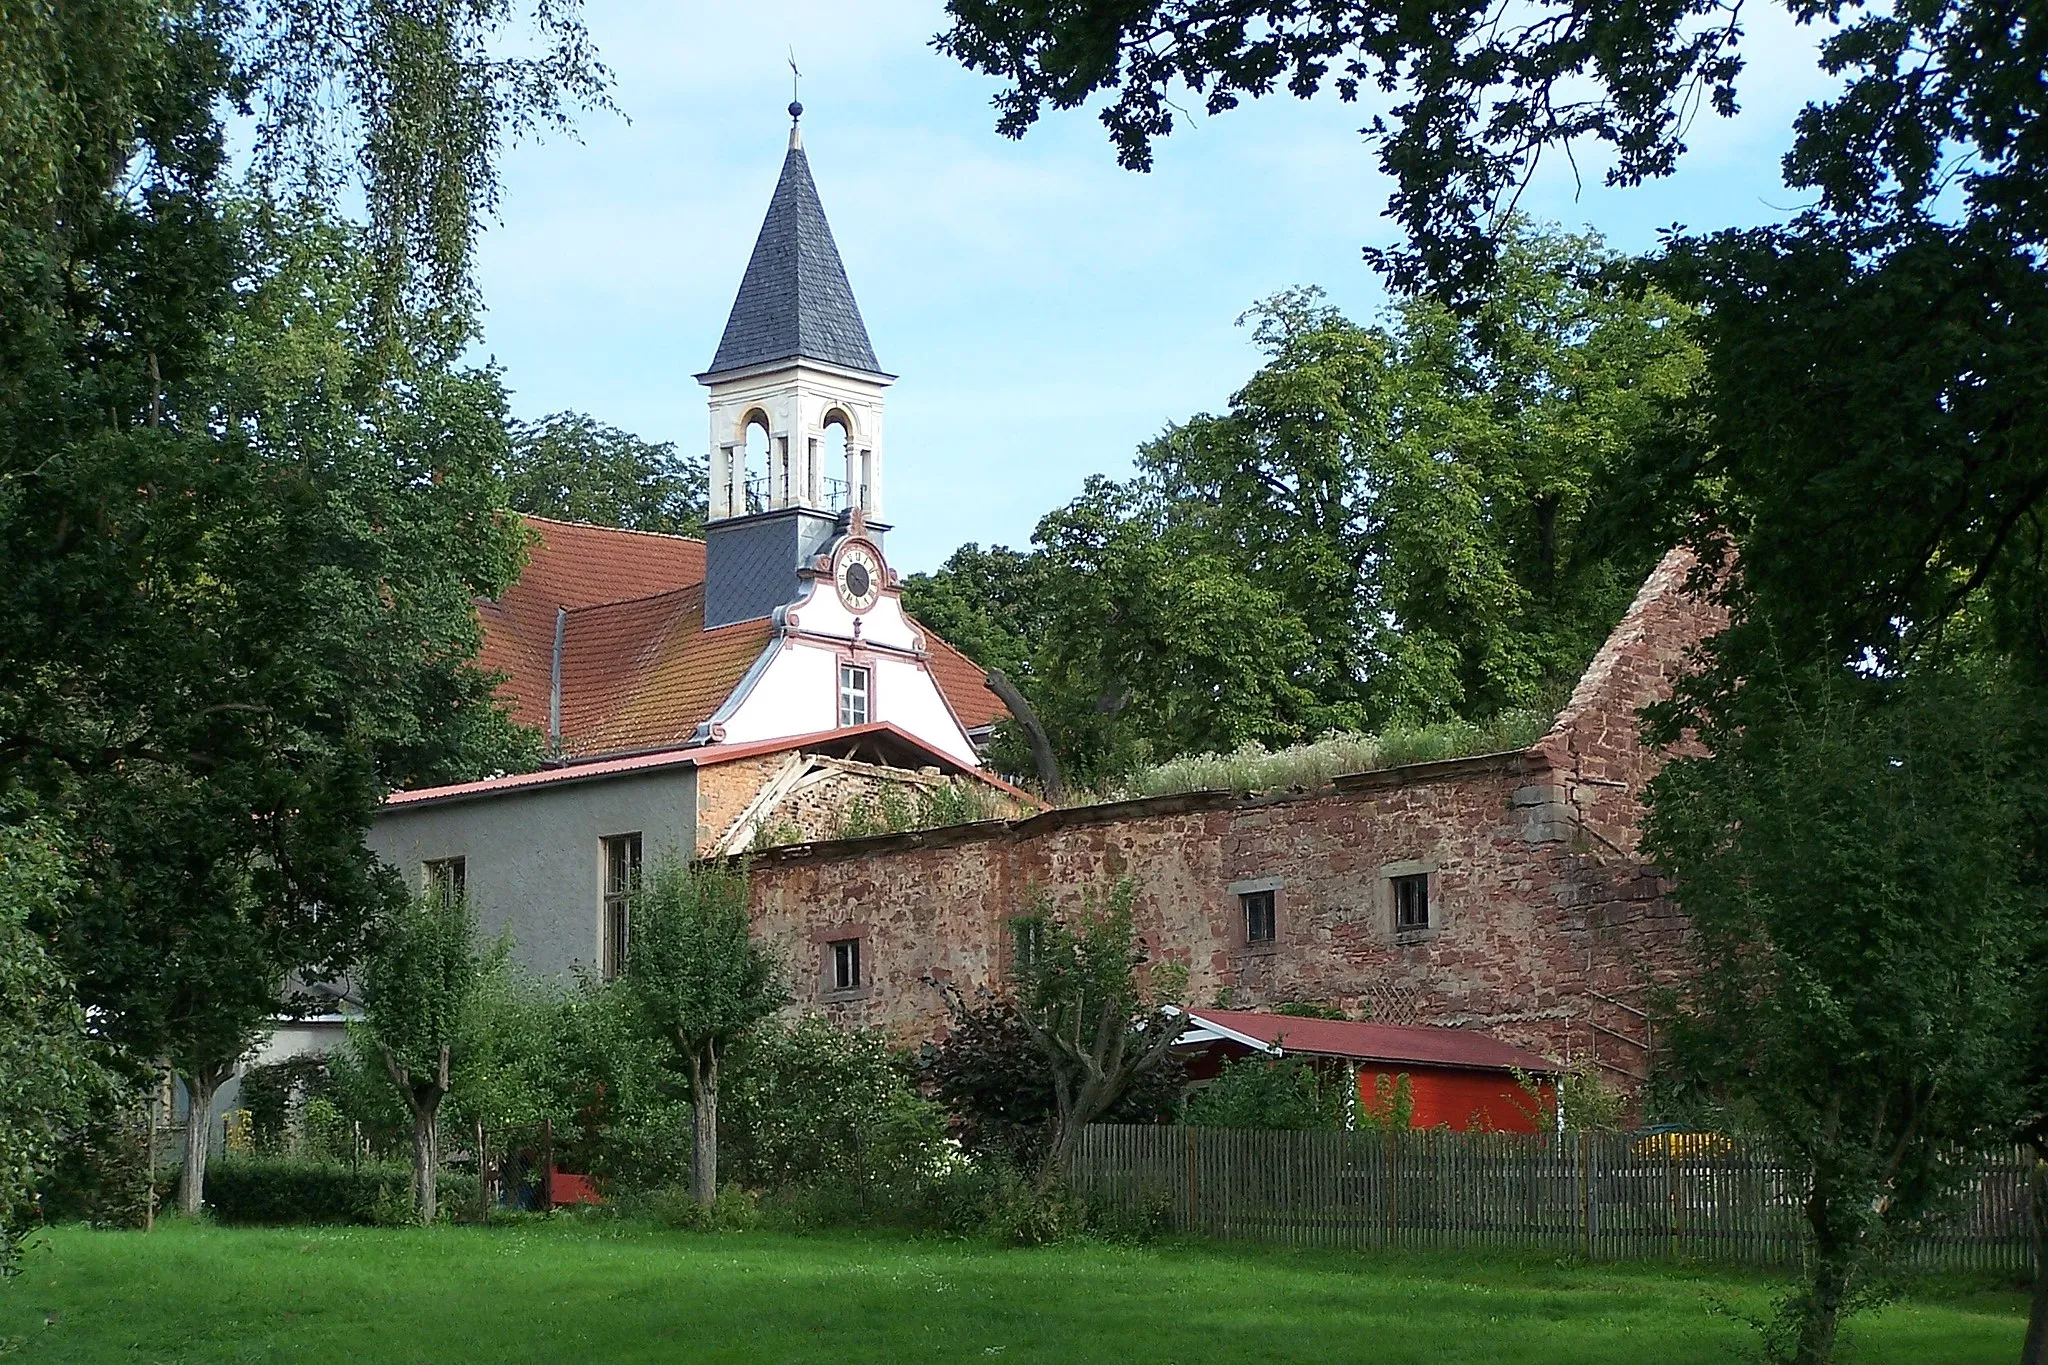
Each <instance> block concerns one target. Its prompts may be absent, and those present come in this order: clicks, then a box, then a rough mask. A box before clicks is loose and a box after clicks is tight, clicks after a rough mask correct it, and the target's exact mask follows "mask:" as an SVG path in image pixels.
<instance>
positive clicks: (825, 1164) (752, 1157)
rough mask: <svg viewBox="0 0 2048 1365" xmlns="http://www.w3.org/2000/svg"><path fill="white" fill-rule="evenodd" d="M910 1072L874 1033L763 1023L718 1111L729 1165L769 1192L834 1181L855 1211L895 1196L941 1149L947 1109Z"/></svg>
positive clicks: (938, 1158) (738, 1061) (928, 1171)
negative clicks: (923, 1091) (920, 1092)
mask: <svg viewBox="0 0 2048 1365" xmlns="http://www.w3.org/2000/svg"><path fill="white" fill-rule="evenodd" d="M913 1076H914V1065H913V1063H912V1061H911V1059H910V1058H909V1057H907V1056H905V1055H903V1054H901V1053H899V1052H897V1051H896V1050H895V1049H894V1048H892V1047H891V1046H890V1045H889V1043H888V1040H887V1039H886V1038H885V1037H884V1036H883V1035H882V1034H881V1033H879V1032H876V1031H873V1030H867V1029H843V1028H837V1027H835V1026H833V1025H832V1024H831V1023H830V1022H828V1021H827V1020H825V1019H823V1018H820V1017H818V1016H815V1015H812V1016H809V1017H806V1018H804V1019H801V1020H798V1021H797V1022H796V1023H794V1024H789V1025H784V1026H781V1027H775V1026H769V1027H764V1028H762V1029H760V1030H759V1031H758V1032H757V1033H756V1034H755V1035H754V1036H753V1037H751V1038H750V1039H749V1040H748V1041H747V1043H746V1045H745V1046H744V1048H743V1049H742V1050H741V1051H739V1052H737V1053H735V1054H734V1057H733V1063H732V1080H731V1081H730V1082H729V1083H728V1089H727V1093H726V1100H725V1106H724V1112H723V1114H722V1115H721V1118H722V1120H723V1122H724V1128H723V1137H722V1140H723V1142H724V1144H725V1158H726V1160H727V1161H728V1162H729V1163H730V1169H731V1170H732V1172H733V1174H734V1175H735V1176H737V1177H738V1178H739V1179H741V1180H744V1181H746V1182H747V1183H748V1184H751V1185H755V1186H758V1187H762V1188H766V1189H790V1188H813V1189H817V1190H820V1191H824V1190H828V1189H832V1188H835V1187H836V1188H839V1189H842V1190H844V1191H846V1192H847V1195H848V1198H849V1201H850V1203H851V1204H852V1206H853V1207H854V1208H855V1209H856V1210H861V1209H865V1208H866V1207H867V1206H868V1205H869V1204H870V1203H873V1202H876V1201H881V1202H885V1203H888V1202H895V1201H897V1200H899V1199H901V1198H902V1197H903V1196H904V1195H905V1194H907V1193H908V1192H909V1191H910V1190H911V1189H913V1188H914V1187H916V1186H917V1185H918V1184H920V1183H921V1182H923V1181H924V1180H927V1179H929V1178H930V1177H931V1176H932V1175H933V1174H935V1173H936V1171H937V1170H938V1168H939V1167H940V1166H941V1165H942V1164H943V1163H944V1162H945V1160H946V1156H947V1146H946V1120H945V1113H944V1111H943V1110H941V1109H940V1108H939V1106H938V1105H936V1104H933V1103H932V1102H931V1101H929V1100H926V1099H924V1098H922V1097H920V1096H919V1095H918V1093H917V1090H916V1087H915V1085H914V1083H913Z"/></svg>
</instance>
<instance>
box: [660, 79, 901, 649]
mask: <svg viewBox="0 0 2048 1365" xmlns="http://www.w3.org/2000/svg"><path fill="white" fill-rule="evenodd" d="M789 115H790V127H789V152H788V154H787V155H786V156H784V157H783V160H782V176H781V178H780V179H779V180H778V181H777V182H776V185H775V193H774V196H773V197H772V198H770V199H769V201H768V216H767V218H766V219H765V220H763V222H762V224H761V235H760V236H759V237H758V238H757V239H756V240H755V242H754V254H753V256H752V257H751V258H750V259H749V260H748V262H747V271H746V274H745V275H744V276H742V277H741V279H740V290H739V296H738V297H737V298H736V299H735V300H734V301H733V305H732V314H731V316H730V317H728V318H727V319H726V323H725V333H724V335H723V336H722V337H721V338H720V339H719V343H718V353H717V354H716V355H715V356H713V357H712V360H711V367H710V368H709V369H707V370H705V371H704V372H703V373H702V374H699V375H698V376H697V380H698V382H699V383H701V384H703V385H704V386H705V387H706V388H708V389H709V390H710V406H711V460H710V464H711V509H710V516H709V518H708V520H707V522H706V525H705V531H704V539H705V561H706V562H705V583H704V592H705V604H704V605H705V620H704V624H705V627H706V628H707V629H710V628H712V627H714V626H718V625H724V624H728V623H730V622H732V621H745V620H750V619H752V618H754V617H757V616H765V615H767V614H769V613H770V612H772V611H773V610H774V609H775V608H776V607H778V606H781V605H782V604H783V603H785V602H788V601H791V600H793V599H794V597H795V596H796V591H797V586H798V583H797V578H796V572H797V569H798V568H799V567H800V566H802V565H805V564H808V563H809V562H810V560H811V559H812V558H813V557H814V556H815V555H816V554H818V552H819V551H820V550H822V549H823V548H824V547H825V545H826V544H827V543H829V542H830V541H831V540H832V538H833V537H834V536H835V535H836V534H837V533H838V532H839V531H840V530H841V529H843V527H844V525H845V523H846V520H847V518H848V516H849V515H850V514H851V513H852V511H853V510H854V509H856V508H858V509H860V510H861V511H862V512H864V513H865V514H866V518H867V521H868V525H869V528H870V534H871V536H872V535H878V534H879V532H880V530H881V529H882V528H881V527H878V526H876V525H875V523H876V522H878V521H880V519H881V516H882V391H883V390H884V389H886V388H888V386H889V385H890V384H891V383H893V382H894V381H895V378H896V377H895V376H894V375H892V374H887V373H884V372H883V370H882V368H881V366H880V364H879V363H878V362H877V361H876V360H875V351H874V347H873V346H871V345H870V344H869V342H868V331H867V325H866V324H865V323H864V322H862V321H861V316H860V305H859V304H857V303H855V302H854V298H853V288H852V286H851V285H849V284H848V283H847V280H846V267H845V266H843V265H842V264H840V260H839V247H838V245H837V244H836V243H835V242H834V241H833V240H832V228H831V226H830V225H829V224H828V223H827V222H826V221H825V209H824V206H823V205H822V204H820V203H819V202H818V187H817V185H816V184H815V183H813V181H812V180H811V167H810V162H809V161H808V160H807V159H806V158H805V156H804V145H803V127H802V124H801V122H800V121H799V120H800V119H801V117H802V115H803V106H802V105H801V104H796V103H791V105H790V106H789ZM750 449H751V451H752V456H751V459H750V456H749V452H750Z"/></svg>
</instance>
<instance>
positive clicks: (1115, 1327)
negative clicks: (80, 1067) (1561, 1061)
mask: <svg viewBox="0 0 2048 1365" xmlns="http://www.w3.org/2000/svg"><path fill="white" fill-rule="evenodd" d="M1770 1294H1771V1286H1770V1284H1769V1283H1768V1282H1767V1281H1764V1280H1760V1279H1756V1278H1750V1277H1745V1276H1742V1275H1739V1274H1731V1273H1728V1272H1725V1271H1714V1272H1707V1271H1695V1270H1674V1269H1669V1268H1662V1267H1650V1266H1628V1267H1598V1268H1586V1267H1580V1266H1574V1265H1569V1264H1563V1265H1560V1264H1557V1263H1553V1262H1550V1261H1546V1260H1539V1259H1524V1260H1517V1259H1513V1258H1507V1257H1499V1256H1478V1255H1471V1256H1434V1255H1373V1256H1361V1255H1345V1254H1337V1253H1298V1252H1283V1251H1265V1250H1256V1249H1245V1248H1231V1249H1222V1248H1214V1247H1207V1246H1181V1245H1164V1246H1156V1247H1146V1248H1123V1247H1111V1246H1094V1245H1087V1246H1068V1247H1060V1248H1053V1249H1046V1250H1035V1251H1011V1250H1002V1249H998V1248H994V1247H991V1246H987V1245H984V1244H980V1243H956V1242H944V1241H935V1240H934V1241H913V1240H904V1239H896V1238H889V1237H883V1236H874V1237H867V1236H856V1235H841V1236H829V1237H822V1236H821V1237H791V1236H784V1235H780V1234H774V1233H742V1234H723V1235H720V1234H708V1235H703V1234H689V1233H674V1232H666V1231H660V1230H656V1229H653V1228H648V1227H643V1226H638V1225H632V1224H622V1223H618V1222H603V1221H573V1220H567V1219H564V1220H560V1221H557V1222H554V1223H549V1224H528V1225H522V1226H518V1227H512V1228H492V1229H487V1230H486V1229H475V1228H451V1229H438V1230H432V1231H381V1230H371V1229H358V1228H289V1229H281V1230H277V1231H251V1230H239V1229H225V1228H212V1227H204V1226H196V1227H195V1226H184V1225H177V1224H167V1225H165V1226H164V1227H162V1228H160V1229H158V1231H156V1232H155V1233H151V1234H142V1233H113V1232H88V1231H84V1230H79V1229H62V1230H59V1231H57V1232H56V1233H54V1234H53V1235H52V1236H50V1237H49V1238H48V1239H46V1240H45V1242H44V1243H43V1244H42V1245H41V1246H39V1247H37V1248H36V1249H35V1250H33V1251H32V1252H31V1253H30V1256H29V1259H28V1266H27V1269H26V1271H25V1273H24V1274H23V1275H22V1276H21V1277H20V1278H18V1279H16V1280H15V1281H13V1282H12V1283H9V1284H6V1285H0V1354H6V1348H7V1345H8V1344H12V1345H13V1346H15V1347H17V1348H18V1349H19V1350H20V1352H21V1357H20V1358H22V1359H24V1360H30V1361H39V1360H50V1361H59V1360H62V1361H278V1360H296V1359H306V1360H313V1361H324V1362H345V1363H346V1365H365V1363H367V1362H382V1361H406V1362H412V1361H460V1360H490V1361H567V1362H573V1365H593V1363H594V1362H599V1361H614V1360H647V1361H654V1360H664V1361H666V1360H730V1361H753V1360H818V1361H835V1362H837V1361H856V1360H874V1361H892V1362H893V1361H912V1360H971V1359H984V1358H997V1359H1001V1360H1003V1361H1026V1360H1045V1361H1062V1362H1064V1361H1108V1362H1115V1363H1116V1365H1135V1363H1136V1362H1144V1361H1190V1362H1193V1361H1202V1362H1209V1361H1239V1360H1241V1361H1281V1360H1305V1361H1306V1360H1315V1361H1322V1360H1328V1361H1356V1360H1372V1361H1376V1362H1377V1361H1472V1362H1478V1363H1480V1365H1517V1363H1518V1362H1525V1361H1585V1362H1598V1361H1613V1362H1623V1361H1626V1362H1682V1361H1729V1360H1735V1359H1738V1358H1740V1354H1739V1353H1740V1352H1741V1349H1742V1348H1743V1347H1745V1346H1747V1345H1749V1344H1750V1343H1751V1342H1753V1340H1754V1338H1753V1336H1752V1334H1751V1332H1750V1330H1749V1329H1748V1328H1747V1327H1745V1326H1744V1325H1743V1324H1742V1323H1741V1322H1740V1321H1738V1320H1737V1318H1736V1317H1735V1316H1731V1314H1742V1313H1758V1312H1761V1311H1762V1310H1763V1309H1764V1308H1765V1306H1766V1304H1767V1303H1768V1301H1769V1298H1770ZM2023 1312H2024V1303H2023V1300H2022V1298H2021V1296H2020V1295H2019V1294H2018V1293H2007V1292H2002V1291H1993V1290H1989V1289H1984V1290H1977V1291H1963V1290H1954V1291H1951V1292H1949V1293H1947V1294H1944V1295H1939V1296H1937V1295H1927V1296H1923V1297H1920V1298H1916V1299H1913V1300H1910V1301H1908V1302H1905V1303H1901V1304H1898V1305H1896V1306H1894V1307H1893V1308H1891V1309H1888V1310H1887V1311H1885V1312H1884V1313H1883V1314H1881V1315H1879V1316H1877V1317H1874V1318H1869V1319H1865V1320H1861V1321H1860V1322H1859V1323H1858V1324H1857V1325H1856V1326H1855V1328H1854V1330H1853V1340H1852V1341H1851V1343H1850V1344H1849V1347H1848V1349H1847V1350H1846V1351H1845V1353H1844V1356H1843V1359H1844V1360H1846V1361H1855V1362H1871V1361H1897V1362H1902V1363H1903V1362H1908V1361H1911V1362H1922V1361H1997V1362H2005V1361H2009V1360H2012V1359H2014V1358H2015V1357H2016V1356H2017V1355H2018V1353H2019V1344H2020V1336H2021V1332H2022V1328H2023ZM8 1339H14V1340H13V1341H12V1342H11V1343H9V1341H8Z"/></svg>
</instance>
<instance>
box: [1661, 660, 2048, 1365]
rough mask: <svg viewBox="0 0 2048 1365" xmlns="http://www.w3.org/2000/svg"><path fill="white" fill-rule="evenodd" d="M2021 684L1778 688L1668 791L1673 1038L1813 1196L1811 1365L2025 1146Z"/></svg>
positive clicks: (1987, 670)
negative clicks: (1965, 1187)
mask: <svg viewBox="0 0 2048 1365" xmlns="http://www.w3.org/2000/svg"><path fill="white" fill-rule="evenodd" d="M2007 673H2008V670H2007V669H2005V668H2004V667H2002V666H2000V665H1997V664H1996V663H1991V664H1986V663H1984V662H1982V661H1980V660H1968V659H1965V660H1961V661H1957V662H1956V663H1954V664H1953V665H1952V666H1950V667H1947V668H1937V667H1934V666H1929V667H1927V668H1925V669H1923V670H1921V671H1918V672H1916V673H1914V674H1911V675H1908V676H1905V677H1903V678H1899V677H1885V676H1880V675H1872V674H1868V673H1857V672H1854V671H1851V670H1843V669H1826V668H1823V667H1817V666H1813V665H1804V666H1800V667H1798V668H1796V669H1792V670H1781V671H1778V672H1775V673H1773V674H1770V675H1767V676H1766V677H1764V678H1762V679H1760V680H1759V684H1758V685H1757V686H1755V687H1753V688H1748V689H1743V690H1740V691H1738V692H1736V693H1734V694H1732V696H1731V697H1729V698H1728V699H1726V700H1725V701H1723V702H1722V703H1721V704H1719V705H1717V706H1716V707H1715V708H1714V709H1712V710H1711V711H1709V712H1707V713H1706V714H1705V715H1704V717H1703V720H1704V725H1703V728H1702V729H1701V730H1700V732H1699V738H1700V740H1701V741H1702V742H1703V743H1704V744H1705V745H1706V747H1707V749H1708V750H1709V751H1710V757H1703V758H1688V759H1683V760H1681V761H1679V762H1676V763H1674V764H1672V765H1671V766H1670V767H1668V768H1666V769H1665V770H1664V772H1663V773H1662V774H1660V775H1659V776H1658V777H1657V778H1656V779H1655V781H1654V782H1653V784H1652V792H1653V804H1652V809H1651V813H1650V816H1649V820H1648V824H1647V827H1646V847H1647V848H1648V849H1649V850H1650V851H1651V854H1652V856H1653V857H1655V858H1656V860H1657V861H1658V863H1659V865H1660V866H1662V867H1663V868H1664V869H1665V870H1666V871H1667V874H1668V875H1669V876H1670V877H1671V878H1672V879H1673V881H1674V883H1675V888H1676V891H1675V893H1676V896H1677V898H1678V901H1679V903H1680V904H1681V905H1682V906H1683V907H1684V908H1685V911H1686V913H1687V914H1688V916H1689V917H1690V918H1691V921H1692V926H1693V932H1694V934H1695V936H1696V941H1697V944H1698V948H1699V954H1698V958H1699V965H1698V968H1697V971H1696V973H1695V976H1694V978H1693V980H1692V981H1691V982H1689V983H1688V984H1687V985H1686V986H1685V987H1684V988H1683V989H1682V990H1681V992H1680V994H1679V998H1678V1001H1677V1010H1676V1017H1675V1019H1674V1020H1673V1021H1672V1023H1671V1025H1670V1026H1669V1027H1668V1028H1667V1029H1666V1030H1664V1031H1663V1033H1664V1036H1666V1037H1667V1038H1668V1040H1669V1041H1668V1046H1669V1047H1670V1048H1671V1050H1672V1051H1673V1052H1674V1054H1675V1055H1676V1056H1677V1057H1678V1058H1679V1060H1680V1062H1681V1065H1682V1067H1683V1070H1684V1074H1685V1075H1686V1076H1687V1077H1689V1078H1690V1079H1691V1080H1692V1082H1693V1083H1694V1085H1695V1086H1696V1087H1697V1088H1698V1091H1699V1093H1700V1094H1701V1095H1702V1096H1703V1097H1704V1098H1705V1099H1706V1100H1708V1101H1709V1102H1711V1103H1712V1104H1713V1105H1714V1106H1716V1107H1718V1108H1719V1109H1720V1110H1721V1111H1722V1112H1723V1113H1724V1114H1725V1115H1726V1116H1727V1118H1728V1119H1729V1120H1731V1121H1733V1122H1735V1123H1737V1124H1740V1125H1743V1126H1748V1127H1752V1128H1754V1129H1756V1130H1758V1131H1760V1132H1762V1133H1764V1134H1766V1135H1768V1136H1769V1137H1770V1138H1771V1139H1772V1140H1773V1141H1774V1142H1776V1143H1777V1144H1778V1145H1779V1147H1780V1148H1781V1149H1782V1150H1783V1151H1784V1152H1785V1153H1786V1154H1787V1155H1788V1156H1790V1157H1792V1158H1793V1159H1794V1160H1795V1161H1796V1162H1797V1163H1798V1167H1797V1168H1798V1169H1800V1170H1802V1171H1803V1172H1804V1173H1805V1175H1806V1179H1807V1182H1808V1184H1807V1189H1806V1197H1805V1204H1804V1208H1805V1214H1806V1218H1807V1222H1808V1224H1809V1226H1810V1227H1811V1229H1812V1232H1813V1239H1814V1242H1813V1246H1814V1251H1813V1257H1812V1263H1811V1273H1810V1277H1809V1280H1808V1283H1807V1284H1805V1285H1804V1286H1803V1287H1802V1288H1801V1289H1800V1290H1799V1291H1797V1292H1796V1293H1794V1294H1793V1295H1791V1296H1790V1297H1789V1298H1788V1299H1787V1300H1786V1303H1785V1312H1784V1316H1783V1319H1782V1320H1781V1323H1780V1327H1779V1331H1778V1333H1777V1335H1776V1336H1775V1337H1774V1338H1773V1345H1774V1347H1775V1348H1776V1352H1777V1353H1778V1354H1781V1355H1784V1356H1787V1357H1789V1358H1790V1359H1793V1360H1796V1361H1801V1362H1818V1361H1824V1360H1827V1359H1829V1358H1830V1356H1831V1354H1832V1352H1833V1349H1834V1342H1835V1336H1836V1332H1837V1329H1838V1325H1839V1323H1840V1320H1841V1318H1842V1316H1843V1315H1844V1314H1846V1313H1848V1312H1851V1311H1853V1310H1854V1309H1855V1308H1857V1307H1859V1306H1862V1305H1866V1304H1870V1303H1874V1302H1879V1301H1881V1300H1882V1299H1883V1298H1884V1297H1885V1296H1886V1295H1887V1294H1888V1293H1889V1292H1890V1282H1889V1278H1888V1274H1889V1272H1890V1270H1891V1269H1892V1267H1893V1265H1894V1264H1895V1262H1896V1257H1897V1254H1898V1252H1899V1251H1900V1250H1901V1249H1903V1248H1904V1247H1905V1246H1907V1245H1909V1244H1910V1242H1911V1240H1912V1239H1913V1238H1914V1237H1915V1236H1916V1235H1917V1234H1919V1233H1921V1232H1923V1231H1925V1230H1927V1229H1929V1228H1931V1227H1932V1226H1934V1225H1936V1224H1937V1223H1938V1222H1939V1221H1940V1219H1941V1218H1942V1217H1943V1216H1944V1215H1945V1214H1946V1213H1947V1212H1949V1209H1950V1204H1951V1201H1952V1198H1953V1196H1954V1195H1955V1193H1956V1190H1955V1186H1956V1183H1957V1181H1958V1180H1959V1179H1962V1178H1963V1177H1964V1175H1965V1173H1966V1171H1967V1164H1966V1163H1964V1162H1960V1161H1958V1160H1957V1159H1956V1158H1957V1155H1958V1153H1969V1152H1973V1151H1977V1150H1982V1149H1983V1148H1985V1147H1987V1146H1991V1145H1995V1144H1997V1143H2000V1142H2009V1141H2010V1140H2011V1135H2012V1133H2013V1131H2014V1125H2015V1122H2016V1120H2017V1118H2018V1116H2019V1115H2020V1114H2021V1113H2022V1112H2024V1109H2025V1105H2026V1100H2027V1099H2028V1096H2027V1095H2026V1093H2025V1089H2024V1072H2023V1067H2024V1066H2025V1064H2026V1062H2027V1059H2028V1057H2029V1054H2030V1051H2031V1048H2032V1046H2033V1045H2034V1041H2035V1040H2033V1039H2032V1038H2030V1037H2029V1036H2028V1034H2027V1030H2026V1029H2025V1027H2024V1022H2025V1017H2026V1016H2025V1010H2024V1008H2023V1006H2024V1004H2025V996H2026V991H2027V990H2028V987H2029V983H2028V980H2027V975H2026V973H2027V969H2028V966H2029V961H2030V958H2031V957H2032V955H2033V954H2034V953H2035V952H2036V951H2037V945H2038V944H2039V943H2040V941H2041V936H2042V927H2043V924H2044V909H2048V903H2044V899H2043V897H2042V895H2041V892H2040V888H2039V885H2038V882H2031V883H2030V878H2029V875H2028V872H2029V870H2028V868H2027V866H2026V862H2027V853H2026V844H2027V841H2026V839H2025V838H2024V837H2023V836H2024V831H2025V828H2026V827H2027V825H2028V823H2029V822H2030V821H2034V820H2038V818H2039V814H2040V809H2041V807H2040V802H2039V796H2040V791H2039V778H2038V776H2037V774H2038V772H2039V770H2040V763H2041V758H2040V747H2039V745H2038V744H2036V743H2031V742H2029V740H2028V737H2029V736H2038V735H2039V734H2040V733H2041V730H2040V718H2039V716H2038V715H2033V714H2030V710H2029V708H2030V706H2031V705H2032V704H2033V698H2032V697H2031V696H2030V695H2029V694H2028V693H2027V692H2026V691H2024V690H2023V689H2018V688H2015V687H2013V686H2012V685H2011V682H2010V679H2009V677H2008V676H2007Z"/></svg>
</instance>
